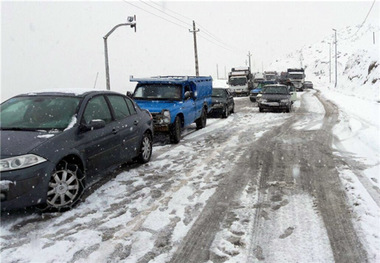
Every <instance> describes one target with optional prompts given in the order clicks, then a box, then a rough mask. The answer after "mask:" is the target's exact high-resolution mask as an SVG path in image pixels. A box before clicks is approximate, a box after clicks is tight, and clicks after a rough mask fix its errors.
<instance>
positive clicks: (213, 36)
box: [140, 0, 236, 50]
mask: <svg viewBox="0 0 380 263" xmlns="http://www.w3.org/2000/svg"><path fill="white" fill-rule="evenodd" d="M140 1H141V2H143V3H144V4H146V5H148V6H150V7H152V8H154V9H156V10H158V11H160V12H162V13H164V14H165V15H168V16H170V17H172V18H174V19H176V20H178V21H180V22H182V23H184V24H188V23H187V22H185V21H183V20H181V19H178V18H176V17H174V16H172V15H170V14H168V13H167V12H165V11H163V10H161V9H160V8H157V7H154V6H152V5H150V4H148V3H146V2H144V1H143V0H140ZM150 2H151V3H153V4H155V5H156V6H159V7H161V6H160V5H159V4H157V3H155V2H153V1H151V0H150ZM165 10H167V11H170V12H172V13H173V14H176V15H178V16H181V17H183V18H185V19H188V20H190V21H192V19H191V18H188V17H186V16H184V15H182V14H180V13H177V12H175V11H173V10H171V9H169V8H165ZM197 25H198V27H199V28H200V29H202V31H200V32H201V33H204V34H206V35H208V36H209V37H211V38H212V39H214V40H215V41H217V42H219V44H221V45H223V46H225V47H228V48H225V47H223V48H224V49H227V50H230V49H231V48H232V49H236V48H235V47H233V46H231V45H228V44H226V43H225V42H223V41H222V40H220V39H219V38H218V37H216V36H215V35H214V34H212V33H211V32H210V31H208V30H207V29H206V28H205V27H204V26H202V25H200V24H199V23H197ZM204 39H207V38H204ZM207 40H208V39H207ZM209 42H211V41H209ZM211 43H213V44H215V42H211ZM218 46H220V45H218Z"/></svg>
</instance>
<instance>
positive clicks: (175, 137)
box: [169, 116, 181, 143]
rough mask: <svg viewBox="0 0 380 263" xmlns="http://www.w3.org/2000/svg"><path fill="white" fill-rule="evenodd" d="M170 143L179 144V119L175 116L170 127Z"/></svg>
mask: <svg viewBox="0 0 380 263" xmlns="http://www.w3.org/2000/svg"><path fill="white" fill-rule="evenodd" d="M169 136H170V142H172V143H179V141H180V140H181V119H180V117H178V116H176V117H175V120H174V123H173V124H172V125H171V127H170V134H169Z"/></svg>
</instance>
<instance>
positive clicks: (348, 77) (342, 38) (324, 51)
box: [271, 24, 380, 262]
mask: <svg viewBox="0 0 380 263" xmlns="http://www.w3.org/2000/svg"><path fill="white" fill-rule="evenodd" d="M337 32H338V35H337V40H338V56H337V58H338V59H337V60H338V66H337V68H338V72H337V76H338V82H337V86H336V87H335V71H334V70H335V58H334V44H333V41H334V39H333V35H332V34H331V35H330V36H328V37H326V38H325V39H323V40H321V41H320V42H318V43H314V44H312V45H310V46H307V47H304V48H302V49H301V50H298V51H296V52H294V53H292V54H288V55H287V56H286V57H285V58H283V59H279V60H277V61H276V62H275V63H273V64H272V65H271V67H272V68H271V69H274V70H278V71H285V70H286V69H287V68H290V67H298V66H299V64H300V59H303V60H302V64H303V67H304V68H305V73H306V80H311V81H313V83H314V88H315V89H318V90H320V91H321V94H322V96H324V97H325V98H326V99H327V100H330V101H332V102H333V103H334V104H335V105H337V106H338V109H339V123H338V124H337V125H336V126H335V127H334V130H333V132H334V135H335V140H334V142H333V143H334V144H333V147H335V149H336V155H338V156H339V157H341V158H343V160H344V161H345V162H346V163H347V167H345V168H344V169H343V168H341V167H340V168H339V169H340V170H341V172H340V173H341V180H342V182H343V184H344V185H346V193H347V196H348V197H349V200H350V204H351V208H352V210H353V212H354V215H355V217H356V220H354V226H355V228H356V229H357V231H358V235H359V236H360V237H361V240H362V242H363V244H364V246H365V247H366V249H367V252H368V254H369V255H370V262H378V261H379V260H380V245H379V240H380V236H379V235H376V234H374V233H380V224H379V222H380V215H379V207H380V118H379V116H380V48H379V45H378V44H374V43H373V39H372V38H373V32H375V33H376V35H377V36H378V35H379V34H380V27H379V26H378V25H377V26H373V25H368V24H365V25H364V26H363V27H362V28H360V30H358V27H350V26H348V27H346V28H341V29H338V30H337ZM376 42H377V43H378V40H377V41H376ZM329 43H332V57H331V65H330V66H331V81H330V80H329V60H330V59H329ZM369 204H371V205H369Z"/></svg>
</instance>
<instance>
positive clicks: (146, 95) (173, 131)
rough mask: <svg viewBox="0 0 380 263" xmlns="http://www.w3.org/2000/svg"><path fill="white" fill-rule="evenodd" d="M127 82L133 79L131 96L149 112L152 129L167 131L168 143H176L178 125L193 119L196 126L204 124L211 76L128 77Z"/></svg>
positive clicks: (204, 125)
mask: <svg viewBox="0 0 380 263" xmlns="http://www.w3.org/2000/svg"><path fill="white" fill-rule="evenodd" d="M130 81H134V82H137V85H136V88H135V91H134V93H133V95H132V97H133V99H134V100H135V101H136V103H137V104H138V105H139V106H140V108H143V109H147V110H149V111H150V113H151V114H152V117H153V126H154V131H155V132H162V133H166V134H169V137H170V141H171V142H172V143H178V142H179V141H180V140H181V131H182V128H184V127H186V126H189V125H190V124H192V123H193V122H195V123H196V127H197V129H202V128H204V127H206V120H207V114H208V113H209V112H210V110H211V94H212V77H211V76H207V77H204V76H202V77H190V76H158V77H151V78H133V77H131V78H130Z"/></svg>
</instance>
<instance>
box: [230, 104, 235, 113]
mask: <svg viewBox="0 0 380 263" xmlns="http://www.w3.org/2000/svg"><path fill="white" fill-rule="evenodd" d="M230 113H235V104H233V105H232V109H231V112H230Z"/></svg>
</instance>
